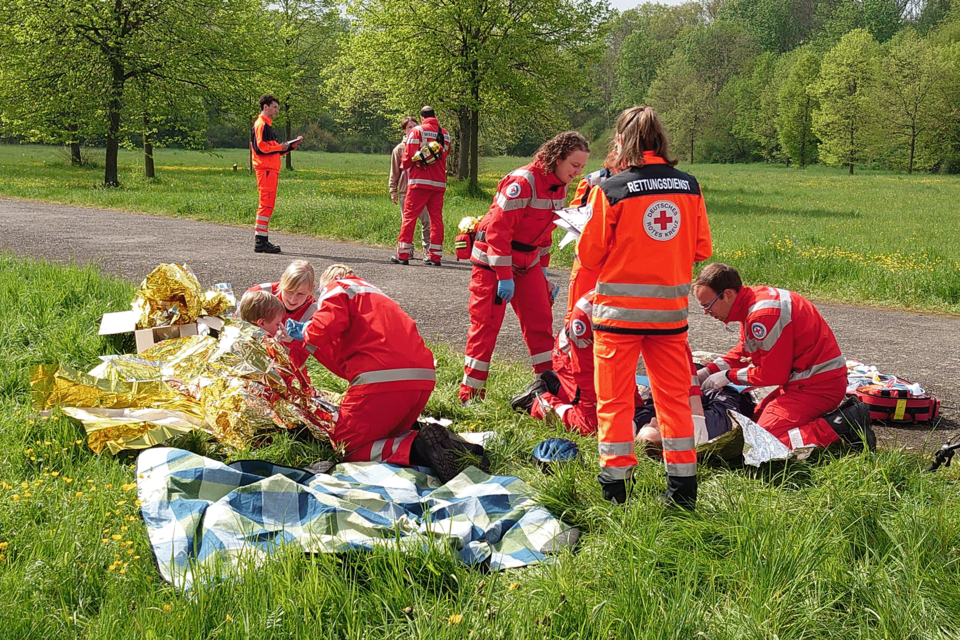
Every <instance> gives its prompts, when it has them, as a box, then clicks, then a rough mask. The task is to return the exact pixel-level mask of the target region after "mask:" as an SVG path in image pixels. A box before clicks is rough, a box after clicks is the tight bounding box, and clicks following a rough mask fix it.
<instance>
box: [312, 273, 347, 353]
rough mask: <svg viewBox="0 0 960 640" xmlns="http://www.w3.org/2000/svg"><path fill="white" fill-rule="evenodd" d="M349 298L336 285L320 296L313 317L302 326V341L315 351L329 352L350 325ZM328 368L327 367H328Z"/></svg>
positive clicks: (338, 342)
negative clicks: (313, 347)
mask: <svg viewBox="0 0 960 640" xmlns="http://www.w3.org/2000/svg"><path fill="white" fill-rule="evenodd" d="M349 305H350V299H349V298H348V297H347V294H346V293H345V292H344V291H343V289H342V288H340V287H339V285H337V286H336V287H335V288H334V289H333V290H332V291H331V292H329V293H328V294H327V295H325V296H324V297H323V298H321V300H320V303H319V306H318V308H317V310H316V312H314V314H313V317H311V318H310V320H309V321H307V323H306V325H305V326H304V327H303V341H304V342H305V343H306V344H310V345H313V346H315V347H316V348H317V350H316V353H318V354H319V353H321V352H323V353H326V352H330V355H331V356H334V355H335V354H333V352H332V349H333V347H334V346H335V345H338V344H340V338H341V337H342V336H343V334H344V333H345V332H346V331H347V329H348V328H349V327H350V306H349ZM328 368H329V367H328Z"/></svg>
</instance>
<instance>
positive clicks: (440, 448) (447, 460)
mask: <svg viewBox="0 0 960 640" xmlns="http://www.w3.org/2000/svg"><path fill="white" fill-rule="evenodd" d="M421 461H422V462H425V463H426V465H427V466H429V467H431V468H432V469H433V471H434V473H436V474H437V477H438V478H440V481H441V482H443V483H447V482H450V481H451V480H453V479H454V478H455V477H457V476H458V475H459V474H460V472H461V471H463V470H464V469H466V468H467V467H469V466H470V465H472V464H476V466H478V467H480V469H482V470H483V471H489V470H490V459H489V458H488V457H487V452H486V451H484V449H483V447H481V446H480V445H478V444H471V443H469V442H467V441H466V440H464V439H463V438H461V437H460V436H458V435H457V434H455V433H454V432H453V431H450V429H447V428H446V427H441V426H440V425H438V424H433V423H431V422H428V423H422V424H421V425H420V429H419V431H418V432H417V435H416V437H415V438H414V439H413V451H412V455H411V462H413V463H414V464H416V463H418V462H421Z"/></svg>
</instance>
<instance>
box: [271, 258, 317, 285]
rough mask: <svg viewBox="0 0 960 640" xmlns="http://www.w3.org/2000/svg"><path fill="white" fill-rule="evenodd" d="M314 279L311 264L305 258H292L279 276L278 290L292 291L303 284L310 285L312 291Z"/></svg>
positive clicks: (314, 274) (315, 275)
mask: <svg viewBox="0 0 960 640" xmlns="http://www.w3.org/2000/svg"><path fill="white" fill-rule="evenodd" d="M316 279H317V274H316V272H315V271H314V270H313V265H312V264H310V263H309V262H307V261H306V260H294V261H293V262H291V263H290V266H288V267H287V268H286V270H285V271H284V272H283V275H282V276H281V277H280V290H281V291H289V292H290V293H294V292H296V291H299V290H300V289H301V288H302V287H303V286H304V285H310V290H311V291H313V289H314V282H315V281H316Z"/></svg>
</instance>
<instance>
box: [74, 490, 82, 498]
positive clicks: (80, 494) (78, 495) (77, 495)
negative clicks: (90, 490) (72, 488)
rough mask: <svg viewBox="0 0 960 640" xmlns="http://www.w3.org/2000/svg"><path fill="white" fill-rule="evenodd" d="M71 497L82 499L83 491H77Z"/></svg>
mask: <svg viewBox="0 0 960 640" xmlns="http://www.w3.org/2000/svg"><path fill="white" fill-rule="evenodd" d="M73 495H74V496H75V497H77V498H82V497H83V491H77V492H76V493H75V494H73Z"/></svg>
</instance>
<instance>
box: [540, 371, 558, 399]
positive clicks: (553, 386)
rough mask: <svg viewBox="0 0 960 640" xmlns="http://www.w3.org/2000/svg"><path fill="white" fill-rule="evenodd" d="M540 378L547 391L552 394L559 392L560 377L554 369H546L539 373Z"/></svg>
mask: <svg viewBox="0 0 960 640" xmlns="http://www.w3.org/2000/svg"><path fill="white" fill-rule="evenodd" d="M540 379H541V380H543V384H545V385H547V391H549V392H550V393H551V394H552V395H558V394H559V393H560V378H559V377H558V376H557V372H556V371H554V370H553V369H547V370H546V371H544V372H543V373H541V374H540Z"/></svg>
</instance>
